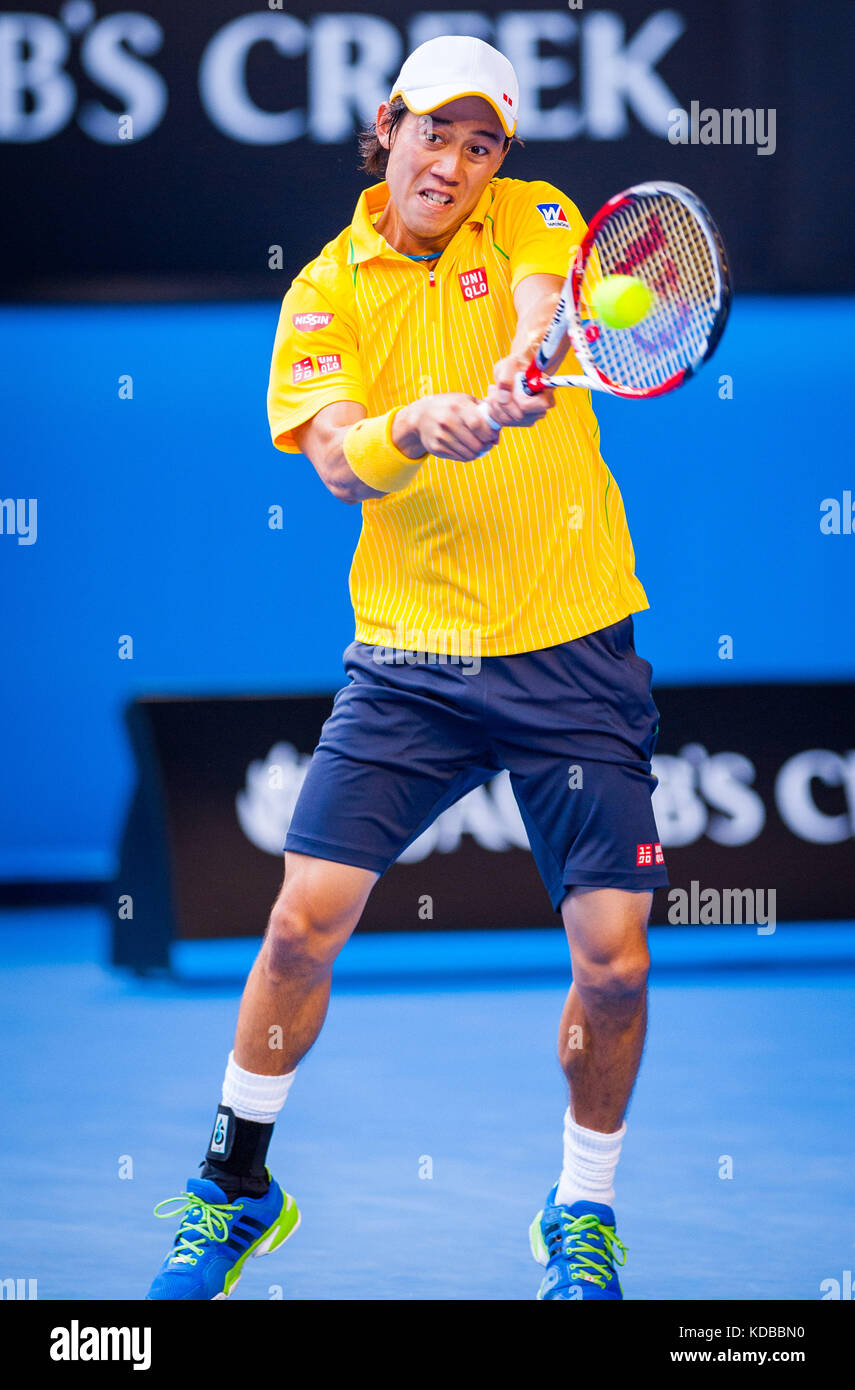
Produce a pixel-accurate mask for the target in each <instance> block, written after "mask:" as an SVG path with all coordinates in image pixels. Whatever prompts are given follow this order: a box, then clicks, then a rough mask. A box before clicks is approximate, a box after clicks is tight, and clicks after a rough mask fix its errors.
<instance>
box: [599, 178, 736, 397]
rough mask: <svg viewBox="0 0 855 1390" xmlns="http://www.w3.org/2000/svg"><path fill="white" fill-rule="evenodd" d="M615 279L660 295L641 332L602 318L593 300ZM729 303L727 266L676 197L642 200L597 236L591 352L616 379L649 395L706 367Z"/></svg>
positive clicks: (611, 218) (631, 204)
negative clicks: (628, 279) (725, 299)
mask: <svg viewBox="0 0 855 1390" xmlns="http://www.w3.org/2000/svg"><path fill="white" fill-rule="evenodd" d="M609 275H632V276H633V277H634V278H636V279H638V280H641V281H642V282H643V283H644V284H645V285H646V286H647V287H648V289H650V290H651V291H652V293H653V303H652V307H651V309H650V311H649V313H648V314H647V316H646V317H645V318H644V319H643V320H642V321H641V322H640V323H639V324H638V325H637V326H636V327H634V328H629V329H612V328H609V327H608V326H607V325H606V324H604V323H603V322H602V320H600V319H598V318H597V315H596V314H595V312H594V310H593V308H592V307H591V293H592V291H593V289H594V287H595V285H596V284H597V283H599V281H600V280H602V279H603V278H604V277H606V276H609ZM721 298H722V284H721V274H720V267H719V262H718V258H717V255H716V253H715V249H714V247H713V246H711V244H710V241H709V240H708V237H707V235H706V233H705V230H704V228H703V226H702V225H701V223H700V222H699V220H698V218H697V217H696V215H695V214H694V212H693V211H692V209H691V208H690V207H688V206H687V205H686V204H685V203H683V202H682V201H681V200H680V199H679V198H676V197H674V196H673V195H672V194H670V193H665V192H659V193H655V194H649V195H635V196H634V197H633V198H632V200H631V201H629V202H627V203H623V204H622V205H621V206H619V207H618V208H617V209H615V211H614V212H612V213H611V215H610V216H609V217H607V218H606V220H605V221H604V223H603V224H602V226H601V227H600V228H599V229H598V231H597V235H596V237H595V240H594V244H593V247H592V248H591V252H590V253H589V256H588V260H587V263H586V266H585V270H584V274H583V277H582V285H581V293H580V296H579V307H580V317H581V318H582V326H583V331H585V338H586V343H587V350H588V353H589V354H590V357H591V359H592V360H593V362H594V365H595V366H596V367H597V368H598V369H599V371H600V372H602V373H603V374H604V375H605V376H606V377H607V378H608V379H609V380H611V381H612V382H614V383H617V384H620V385H621V386H623V387H626V388H629V389H631V390H638V391H649V390H650V389H651V388H655V387H657V386H662V385H664V383H665V382H667V381H669V380H671V379H672V378H673V377H674V376H675V375H677V374H678V373H680V372H682V371H685V370H687V369H693V368H694V367H696V366H697V365H699V363H700V362H702V361H703V359H704V356H705V355H706V352H707V349H708V346H709V343H710V339H711V336H712V333H713V331H714V328H715V325H716V322H717V319H718V313H719V308H720V305H721Z"/></svg>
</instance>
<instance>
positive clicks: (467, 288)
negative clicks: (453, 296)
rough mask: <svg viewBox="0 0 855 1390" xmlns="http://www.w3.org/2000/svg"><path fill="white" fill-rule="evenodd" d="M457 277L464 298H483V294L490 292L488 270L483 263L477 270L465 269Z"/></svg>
mask: <svg viewBox="0 0 855 1390" xmlns="http://www.w3.org/2000/svg"><path fill="white" fill-rule="evenodd" d="M457 278H458V280H459V281H460V288H461V289H462V291H463V298H464V299H481V298H482V296H483V295H485V294H489V293H490V286H489V285H488V284H487V272H486V270H485V269H484V267H483V266H482V265H480V266H479V267H478V269H477V270H464V271H463V272H462V274H460V275H458V277H457Z"/></svg>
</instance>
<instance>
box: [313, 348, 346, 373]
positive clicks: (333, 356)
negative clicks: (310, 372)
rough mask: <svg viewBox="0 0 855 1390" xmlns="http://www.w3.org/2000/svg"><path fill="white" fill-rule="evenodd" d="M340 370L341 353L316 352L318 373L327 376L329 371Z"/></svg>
mask: <svg viewBox="0 0 855 1390" xmlns="http://www.w3.org/2000/svg"><path fill="white" fill-rule="evenodd" d="M340 371H341V355H340V354H339V353H337V352H320V353H318V374H319V376H329V374H330V372H340Z"/></svg>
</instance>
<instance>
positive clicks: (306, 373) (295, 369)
mask: <svg viewBox="0 0 855 1390" xmlns="http://www.w3.org/2000/svg"><path fill="white" fill-rule="evenodd" d="M314 375H315V369H314V367H313V366H312V359H311V357H302V358H301V359H300V361H299V362H292V363H291V380H292V381H293V383H294V385H295V386H298V385H299V384H300V382H301V381H308V379H309V377H310V376H314Z"/></svg>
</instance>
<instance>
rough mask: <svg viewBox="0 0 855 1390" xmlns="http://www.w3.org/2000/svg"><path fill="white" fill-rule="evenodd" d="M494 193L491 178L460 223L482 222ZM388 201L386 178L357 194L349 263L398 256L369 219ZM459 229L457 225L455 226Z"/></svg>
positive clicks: (399, 253)
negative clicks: (464, 219)
mask: <svg viewBox="0 0 855 1390" xmlns="http://www.w3.org/2000/svg"><path fill="white" fill-rule="evenodd" d="M494 195H495V189H494V187H493V181H492V180H491V181H490V183H488V184H487V187H486V188H485V189H484V192H483V193H482V194H481V197H480V198H479V199H478V202H477V203H476V204H475V207H474V208H473V209H472V211H471V212H470V214H469V216H468V217H467V218H466V221H465V222H464V223H463V225H464V226H467V225H469V224H471V223H473V222H475V223H479V224H481V225H482V226H483V223H484V219H485V218H486V216H487V213H488V212H489V211H490V206H491V204H492V202H493V197H494ZM388 201H389V185H388V184H387V183H386V181H385V179H384V181H383V182H382V183H375V184H372V186H371V187H370V188H366V189H365V191H364V192H363V193H361V194H360V196H359V202H358V203H357V204H356V210H355V212H354V214H353V222H352V223H351V228H350V246H349V250H348V257H347V259H348V264H349V265H356V264H358V263H359V262H361V261H368V260H371V259H372V257H374V256H389V255H391V256H400V255H402V254H403V253H402V252H400V251H396V250H395V249H394V247H392V246H390V245H389V243H388V242H387V241H386V239H385V237H383V236H381V234H380V233H379V232H378V231H375V229H374V226H373V224H372V219H373V218H375V217H379V215H380V213H381V212H382V211H383V209H384V208H385V206H386V204H387V203H388ZM458 230H460V229H459V228H458ZM456 235H457V233H455V236H456Z"/></svg>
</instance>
